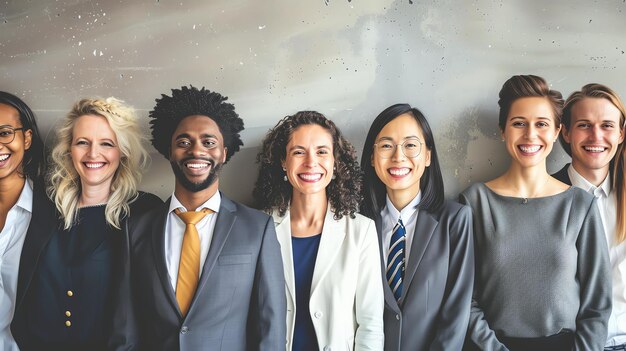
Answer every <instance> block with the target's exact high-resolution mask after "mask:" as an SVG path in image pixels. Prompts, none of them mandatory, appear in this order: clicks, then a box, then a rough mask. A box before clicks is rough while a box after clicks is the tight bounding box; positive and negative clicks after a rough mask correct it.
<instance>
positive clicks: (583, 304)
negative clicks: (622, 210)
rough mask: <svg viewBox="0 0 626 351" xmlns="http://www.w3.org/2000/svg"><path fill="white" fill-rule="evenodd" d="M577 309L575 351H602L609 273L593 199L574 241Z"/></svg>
mask: <svg viewBox="0 0 626 351" xmlns="http://www.w3.org/2000/svg"><path fill="white" fill-rule="evenodd" d="M576 247H577V249H578V270H577V272H576V274H577V277H576V278H577V280H578V281H579V283H580V307H579V309H578V315H577V316H576V339H575V349H576V350H581V351H582V350H602V349H603V348H604V344H605V342H606V337H607V323H608V320H609V316H610V314H611V290H612V287H611V272H610V264H609V258H608V248H607V243H606V238H605V236H604V227H603V226H602V219H601V218H600V214H599V211H598V208H597V206H596V199H593V202H592V203H591V206H590V207H589V211H588V212H587V215H586V216H585V220H584V221H583V225H582V227H581V229H580V233H579V234H578V239H577V241H576Z"/></svg>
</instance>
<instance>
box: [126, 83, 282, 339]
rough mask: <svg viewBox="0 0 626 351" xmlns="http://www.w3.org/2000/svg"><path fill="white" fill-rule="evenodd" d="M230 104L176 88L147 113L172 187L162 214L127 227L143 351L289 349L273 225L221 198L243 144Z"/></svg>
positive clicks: (201, 91) (257, 213) (149, 215)
mask: <svg viewBox="0 0 626 351" xmlns="http://www.w3.org/2000/svg"><path fill="white" fill-rule="evenodd" d="M226 100H227V97H225V96H222V95H220V94H219V93H216V92H212V91H209V90H207V89H204V88H202V89H197V88H195V87H193V86H190V87H182V88H181V89H172V95H171V96H167V95H161V98H160V99H157V100H156V106H155V107H154V109H153V110H152V111H150V114H149V116H150V118H151V119H152V120H151V121H150V124H151V128H152V145H153V146H154V147H155V149H156V150H157V151H158V152H159V153H161V154H162V155H163V156H164V157H166V158H167V159H168V160H169V161H170V163H171V166H172V170H173V172H174V175H175V179H176V182H175V186H174V192H173V194H172V196H171V197H170V199H168V200H167V201H166V203H165V204H164V205H163V206H162V207H161V208H157V209H155V210H153V211H151V212H148V213H146V214H145V215H142V216H140V217H138V219H137V218H136V219H133V220H132V221H131V223H130V226H131V228H130V232H131V240H132V242H131V250H132V253H131V257H132V258H131V267H132V268H131V271H132V277H131V278H132V283H133V287H134V294H133V297H134V298H133V300H134V304H135V305H136V308H135V309H134V311H133V312H134V313H135V314H136V320H137V323H136V325H137V327H138V343H139V349H142V350H164V351H165V350H167V351H172V350H181V351H196V350H198V351H199V350H228V351H237V350H241V351H244V350H272V351H274V350H284V349H285V335H286V334H285V333H286V331H285V328H286V326H285V320H286V302H285V290H284V289H285V281H284V278H283V266H282V262H281V255H280V248H279V245H278V241H277V239H276V233H275V230H274V223H273V222H272V220H271V217H269V216H268V215H266V214H264V213H262V212H260V211H257V210H253V209H250V208H248V207H246V206H243V205H241V204H239V203H236V202H234V201H232V200H230V199H228V198H227V197H226V196H225V195H224V194H222V193H220V191H219V174H220V169H221V168H222V166H223V165H224V164H225V163H226V162H227V161H228V160H229V159H230V158H231V157H232V156H233V154H235V153H236V152H237V151H238V150H239V147H240V146H241V145H243V142H242V141H241V137H240V135H239V133H240V132H241V131H242V130H243V121H242V119H241V118H240V117H239V115H238V114H237V113H236V112H235V108H234V106H233V105H232V104H230V103H227V102H226ZM196 215H197V216H196ZM188 217H199V218H194V219H189V218H188ZM129 342H130V343H133V342H137V341H136V340H131V341H127V342H126V343H127V344H128V343H129Z"/></svg>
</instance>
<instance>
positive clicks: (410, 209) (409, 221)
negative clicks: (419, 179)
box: [380, 192, 422, 267]
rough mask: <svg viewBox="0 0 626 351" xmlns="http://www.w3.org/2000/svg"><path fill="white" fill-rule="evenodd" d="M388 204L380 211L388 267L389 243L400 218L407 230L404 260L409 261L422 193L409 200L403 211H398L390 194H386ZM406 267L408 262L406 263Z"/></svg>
mask: <svg viewBox="0 0 626 351" xmlns="http://www.w3.org/2000/svg"><path fill="white" fill-rule="evenodd" d="M385 198H386V205H385V207H384V208H383V209H382V211H380V215H381V217H382V231H383V247H382V249H383V252H384V253H385V254H384V255H383V260H384V263H385V267H387V256H388V252H389V245H390V244H391V235H392V234H393V227H395V226H396V223H398V218H402V224H404V229H405V230H406V236H405V240H406V241H405V244H406V247H405V250H404V252H405V254H404V262H409V257H410V256H409V255H410V254H411V244H412V243H413V234H415V225H416V224H417V214H418V212H419V210H418V209H417V204H419V203H420V200H421V199H422V193H421V192H419V193H417V196H416V197H415V198H414V199H413V200H411V202H409V204H408V205H406V206H404V208H403V209H402V211H398V210H397V209H396V208H395V206H394V205H393V203H391V200H390V199H389V196H386V197H385ZM405 267H406V264H405Z"/></svg>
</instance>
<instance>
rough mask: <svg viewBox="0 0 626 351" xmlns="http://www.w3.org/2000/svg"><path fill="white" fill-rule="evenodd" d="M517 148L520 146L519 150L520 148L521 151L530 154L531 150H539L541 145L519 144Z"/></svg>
mask: <svg viewBox="0 0 626 351" xmlns="http://www.w3.org/2000/svg"><path fill="white" fill-rule="evenodd" d="M519 148H520V150H522V152H525V153H529V154H531V153H533V152H537V151H539V149H540V148H541V146H539V145H535V146H520V147H519Z"/></svg>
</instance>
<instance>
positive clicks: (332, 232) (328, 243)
mask: <svg viewBox="0 0 626 351" xmlns="http://www.w3.org/2000/svg"><path fill="white" fill-rule="evenodd" d="M327 206H328V209H327V210H326V217H325V218H324V228H323V229H322V238H321V239H320V247H319V249H318V251H317V258H316V259H315V269H314V270H313V280H312V281H311V296H313V294H314V293H315V289H316V288H317V287H318V286H319V285H320V282H321V281H322V279H324V276H326V273H328V271H329V270H330V268H331V267H332V266H333V263H334V261H335V258H336V257H337V254H338V253H339V251H340V250H341V247H342V246H343V245H342V244H343V240H344V238H345V236H346V229H345V223H346V219H345V217H344V218H342V219H340V220H338V221H337V220H335V219H334V218H333V213H332V211H331V210H330V205H327Z"/></svg>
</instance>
